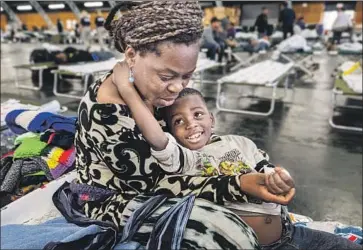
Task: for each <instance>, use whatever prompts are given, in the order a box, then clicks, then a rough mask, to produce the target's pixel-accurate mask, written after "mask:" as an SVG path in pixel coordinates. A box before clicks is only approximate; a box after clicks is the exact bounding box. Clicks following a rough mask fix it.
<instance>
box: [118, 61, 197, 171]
mask: <svg viewBox="0 0 363 250" xmlns="http://www.w3.org/2000/svg"><path fill="white" fill-rule="evenodd" d="M118 67H121V66H120V65H116V66H115V68H114V74H115V73H116V74H115V75H114V77H113V79H112V81H113V82H114V84H115V85H116V87H117V88H118V90H119V92H120V93H121V96H122V99H123V100H124V102H125V103H126V104H127V106H128V107H129V108H130V110H131V114H132V117H133V119H134V120H135V122H136V125H137V126H138V128H139V129H140V131H141V133H142V135H143V136H144V138H145V139H146V140H147V142H148V143H149V144H150V145H151V153H152V155H153V156H154V157H155V158H156V160H157V161H158V163H159V164H160V166H161V167H162V168H163V170H164V171H166V172H169V173H176V172H177V173H192V172H194V170H195V168H196V166H197V165H198V160H200V157H199V155H200V154H199V153H198V152H196V151H192V150H189V149H187V148H184V147H181V146H180V145H178V144H177V143H176V141H175V139H174V137H173V136H172V135H170V134H167V133H164V131H163V130H162V128H161V126H160V124H159V123H158V121H157V120H156V119H155V117H154V116H153V114H152V113H151V111H150V110H152V107H150V108H148V107H147V106H146V104H145V102H143V101H142V100H141V98H140V95H139V94H138V93H137V91H136V89H135V88H134V86H133V85H132V84H131V83H130V84H128V85H127V84H124V85H121V84H119V83H117V82H116V81H117V79H120V78H119V77H122V76H119V75H118V74H117V73H118V70H120V68H118Z"/></svg>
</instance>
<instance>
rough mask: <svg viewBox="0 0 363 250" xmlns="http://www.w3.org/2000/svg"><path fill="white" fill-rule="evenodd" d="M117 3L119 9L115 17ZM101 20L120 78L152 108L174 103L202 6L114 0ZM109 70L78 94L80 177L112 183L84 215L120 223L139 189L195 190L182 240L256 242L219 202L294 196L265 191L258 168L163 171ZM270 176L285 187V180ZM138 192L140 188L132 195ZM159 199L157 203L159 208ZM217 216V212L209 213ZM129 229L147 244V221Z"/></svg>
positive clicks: (192, 244)
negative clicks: (116, 54) (215, 172)
mask: <svg viewBox="0 0 363 250" xmlns="http://www.w3.org/2000/svg"><path fill="white" fill-rule="evenodd" d="M120 7H123V9H122V11H123V12H124V14H123V16H122V17H121V18H120V19H119V20H113V18H114V15H115V13H116V12H117V11H118V9H119V8H120ZM105 28H106V29H107V30H109V32H110V35H111V37H113V39H114V43H115V46H116V48H117V49H118V50H119V51H120V52H125V57H126V60H125V61H124V62H123V65H124V66H125V67H123V69H124V72H123V74H122V75H123V76H124V78H123V79H122V81H124V82H125V83H133V84H134V86H135V87H136V88H137V90H138V93H139V94H140V97H141V98H142V99H143V100H144V103H145V105H146V106H147V107H148V108H149V109H150V110H151V111H152V112H154V110H155V108H158V107H164V106H169V105H171V104H173V102H174V100H175V99H176V97H177V96H178V93H179V92H180V91H181V90H182V89H183V88H184V87H185V86H186V85H187V84H188V81H189V79H190V77H191V75H192V73H193V71H194V70H195V68H196V63H197V59H198V53H199V39H200V38H201V35H202V32H203V27H202V12H201V9H200V7H199V5H198V4H197V3H196V2H178V1H175V2H173V1H170V2H160V1H153V2H141V3H140V2H139V3H128V4H125V3H124V4H120V5H118V6H116V7H115V8H113V9H112V10H111V13H110V15H109V16H108V18H107V19H106V23H105ZM112 74H113V73H112V71H111V72H109V73H107V74H106V75H105V76H104V77H103V78H101V79H100V80H99V81H97V82H96V83H95V84H93V85H92V86H91V87H90V88H89V91H88V92H87V93H86V95H85V96H84V97H83V99H82V100H81V102H80V107H79V111H78V118H79V124H78V129H77V135H76V141H75V143H76V148H77V158H76V164H77V170H78V181H79V182H80V183H83V184H88V185H91V186H96V187H100V188H105V189H110V190H113V191H116V192H117V194H116V195H113V196H111V197H109V198H108V199H106V200H105V201H103V202H92V201H88V202H87V203H86V205H85V207H84V210H85V213H86V214H87V216H89V217H91V218H93V219H98V220H103V221H111V222H113V223H115V224H116V225H117V226H118V227H122V226H123V225H124V224H125V221H126V220H127V218H128V216H129V215H130V213H131V211H132V210H133V209H135V207H138V206H140V205H141V202H140V199H139V198H138V199H134V198H135V197H136V196H138V195H139V194H160V193H166V194H172V195H175V196H176V197H183V196H185V195H187V194H190V193H192V194H195V195H196V197H197V198H203V199H196V201H195V204H194V207H193V210H192V212H191V215H190V220H189V222H188V224H187V226H186V229H185V232H184V239H183V241H182V245H181V246H182V247H183V248H187V249H200V248H207V249H225V248H228V249H258V248H259V244H258V243H257V239H256V236H255V234H254V232H253V231H252V230H251V229H250V228H249V227H248V226H247V225H246V224H245V223H244V222H243V221H242V220H240V218H239V217H238V216H237V215H235V214H234V213H232V212H231V211H229V210H227V209H225V208H223V207H220V206H217V205H215V204H213V203H210V202H208V201H206V200H209V201H211V202H214V203H217V204H220V205H223V204H224V202H225V201H241V202H245V201H248V199H249V198H250V195H251V196H254V197H259V198H261V199H264V200H266V201H272V202H276V203H280V204H287V203H288V202H289V201H290V200H291V199H292V197H293V193H290V195H289V196H286V197H284V196H275V195H272V194H270V193H269V192H268V190H267V188H266V187H265V186H263V185H262V184H260V183H264V179H265V176H264V175H263V174H248V175H243V176H212V177H191V176H167V175H165V173H164V172H162V171H161V168H160V167H159V166H158V164H157V161H156V160H155V159H154V158H153V157H152V156H151V152H150V145H149V144H148V143H147V142H146V140H145V139H144V137H143V135H142V131H140V129H139V128H138V127H136V126H135V121H134V120H133V118H132V115H131V112H130V109H129V108H128V107H127V105H126V104H125V102H124V101H123V99H122V98H121V94H120V93H119V92H118V90H117V87H116V86H115V85H114V83H113V82H112ZM277 183H278V184H276V185H277V186H278V187H280V188H281V189H282V190H285V188H286V183H285V182H284V180H281V179H278V180H277ZM138 197H139V196H138ZM167 206H168V205H167V204H166V205H165V206H164V205H163V206H162V207H161V208H160V209H158V210H157V211H156V214H158V213H160V211H162V210H163V209H164V210H165V207H167ZM215 218H218V220H215ZM147 225H148V226H146V225H145V226H143V227H142V228H141V229H140V231H141V232H142V233H138V234H137V235H136V236H135V239H134V240H136V241H139V242H140V243H142V244H146V242H147V240H148V236H149V233H150V231H151V229H152V227H151V225H152V222H151V221H149V223H148V224H147Z"/></svg>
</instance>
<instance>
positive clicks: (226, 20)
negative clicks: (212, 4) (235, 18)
mask: <svg viewBox="0 0 363 250" xmlns="http://www.w3.org/2000/svg"><path fill="white" fill-rule="evenodd" d="M230 23H231V22H230V21H229V16H225V17H223V18H222V19H221V25H222V28H223V30H227V29H228V26H229V24H230Z"/></svg>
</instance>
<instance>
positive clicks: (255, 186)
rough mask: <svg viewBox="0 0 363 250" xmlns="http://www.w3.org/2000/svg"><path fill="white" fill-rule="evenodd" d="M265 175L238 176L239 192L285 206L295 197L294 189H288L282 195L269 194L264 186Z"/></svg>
mask: <svg viewBox="0 0 363 250" xmlns="http://www.w3.org/2000/svg"><path fill="white" fill-rule="evenodd" d="M265 176H266V174H260V173H249V174H244V175H241V176H240V182H241V190H242V191H243V192H245V193H247V194H249V195H252V196H254V197H257V198H260V199H262V200H264V201H266V202H272V203H277V204H281V205H287V204H289V202H290V201H291V200H292V199H293V198H294V196H295V188H290V189H289V191H288V192H286V193H285V194H283V195H277V194H273V193H272V192H270V191H269V190H268V188H267V186H266V185H265V178H266V177H265Z"/></svg>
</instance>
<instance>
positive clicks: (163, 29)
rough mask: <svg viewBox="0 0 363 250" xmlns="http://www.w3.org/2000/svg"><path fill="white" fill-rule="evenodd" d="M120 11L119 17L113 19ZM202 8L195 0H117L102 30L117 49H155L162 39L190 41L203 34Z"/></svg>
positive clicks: (187, 42) (178, 41)
mask: <svg viewBox="0 0 363 250" xmlns="http://www.w3.org/2000/svg"><path fill="white" fill-rule="evenodd" d="M118 10H120V11H121V13H123V14H122V16H121V17H120V18H119V19H117V20H114V17H115V14H116V13H117V11H118ZM202 18H203V14H202V10H201V8H200V6H199V4H198V3H197V2H195V1H185V2H184V1H147V2H144V1H139V2H121V3H119V4H117V5H116V6H115V7H113V8H112V9H111V11H110V13H109V15H108V17H107V18H106V21H105V24H104V26H105V29H106V30H108V31H109V34H110V37H111V38H112V39H113V40H114V42H115V47H116V49H117V50H118V51H120V52H125V50H126V48H127V46H131V47H132V48H134V49H135V50H136V51H140V53H141V55H143V54H144V53H146V52H156V53H157V54H160V53H159V52H158V50H157V45H158V44H159V43H160V42H162V41H170V42H173V43H184V44H187V45H189V44H191V43H194V42H196V41H197V40H199V39H200V38H201V36H202V33H203V25H202Z"/></svg>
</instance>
